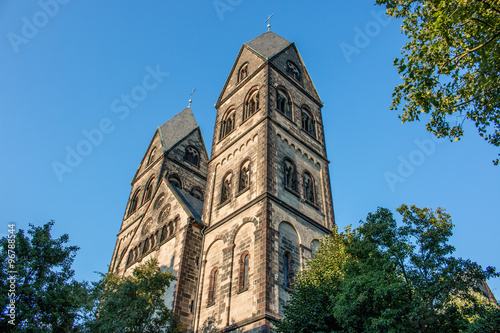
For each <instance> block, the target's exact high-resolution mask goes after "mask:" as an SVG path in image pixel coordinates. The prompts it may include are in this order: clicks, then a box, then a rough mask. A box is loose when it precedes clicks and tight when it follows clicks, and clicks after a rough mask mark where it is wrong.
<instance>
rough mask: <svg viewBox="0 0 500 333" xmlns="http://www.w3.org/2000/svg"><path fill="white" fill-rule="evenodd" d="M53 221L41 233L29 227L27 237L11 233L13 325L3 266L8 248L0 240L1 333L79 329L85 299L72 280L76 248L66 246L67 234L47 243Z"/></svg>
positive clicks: (81, 286)
mask: <svg viewBox="0 0 500 333" xmlns="http://www.w3.org/2000/svg"><path fill="white" fill-rule="evenodd" d="M53 226H54V221H50V222H48V223H46V224H45V225H43V226H42V227H35V226H33V225H30V230H28V236H26V235H25V233H24V231H23V230H18V231H17V232H16V233H15V238H14V239H15V243H14V244H15V246H14V247H13V249H11V250H13V251H14V252H15V254H16V263H15V270H14V271H15V272H17V274H15V276H16V280H15V285H16V287H15V315H16V316H15V323H16V326H12V325H11V324H9V323H8V322H7V321H8V320H9V317H8V316H5V314H6V313H7V312H6V311H7V309H6V307H7V305H8V304H9V301H10V300H9V298H8V294H9V290H10V281H12V280H10V281H8V280H7V278H9V277H10V276H11V275H12V274H11V273H10V271H12V269H10V266H9V264H8V259H9V252H8V250H9V248H8V245H9V242H8V238H7V237H4V238H2V239H1V240H0V249H1V253H0V262H1V263H2V269H1V271H0V304H1V309H2V312H3V313H2V320H0V331H2V332H72V331H76V330H77V329H78V327H79V325H78V323H77V321H78V319H79V313H80V311H81V309H82V305H83V304H82V299H85V298H86V295H87V284H86V283H80V282H77V281H75V280H74V279H73V276H74V271H73V269H71V265H72V264H73V260H74V258H75V255H76V251H77V250H78V247H77V246H66V245H65V244H66V243H68V241H69V237H68V235H67V234H64V235H62V236H61V237H59V238H57V239H53V238H52V235H51V229H52V227H53Z"/></svg>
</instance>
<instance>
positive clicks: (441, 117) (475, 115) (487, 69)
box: [376, 0, 500, 164]
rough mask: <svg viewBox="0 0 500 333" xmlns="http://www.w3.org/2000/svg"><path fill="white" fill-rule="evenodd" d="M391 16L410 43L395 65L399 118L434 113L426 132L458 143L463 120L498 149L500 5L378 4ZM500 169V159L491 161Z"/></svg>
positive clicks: (488, 1)
mask: <svg viewBox="0 0 500 333" xmlns="http://www.w3.org/2000/svg"><path fill="white" fill-rule="evenodd" d="M376 3H377V4H379V5H385V6H386V8H387V13H388V15H391V16H393V17H398V18H403V25H402V29H403V31H404V33H405V34H406V35H407V37H408V38H409V41H408V43H407V44H406V45H405V46H404V47H403V51H402V58H400V59H395V61H394V64H395V66H397V67H398V71H399V73H400V74H402V78H403V83H402V84H400V85H399V86H398V87H396V88H395V91H394V94H393V104H392V108H393V109H397V107H398V106H399V105H400V104H401V103H403V104H404V106H403V112H402V113H401V114H400V116H399V117H400V119H401V120H402V121H403V123H404V122H406V121H415V120H420V117H421V116H422V113H425V114H430V116H431V117H430V119H429V121H428V123H427V130H428V131H430V132H432V133H433V134H435V135H436V136H437V137H449V138H450V139H452V140H455V141H457V140H459V139H460V138H461V137H462V136H463V134H464V129H463V123H464V121H465V119H468V120H470V121H472V122H473V123H474V124H475V126H476V127H477V129H478V131H479V135H480V136H481V137H483V138H484V139H485V140H486V141H488V142H489V143H490V144H492V145H494V146H497V147H499V146H500V1H499V0H456V1H443V0H377V1H376ZM493 162H494V164H498V162H499V160H498V159H496V160H495V161H493Z"/></svg>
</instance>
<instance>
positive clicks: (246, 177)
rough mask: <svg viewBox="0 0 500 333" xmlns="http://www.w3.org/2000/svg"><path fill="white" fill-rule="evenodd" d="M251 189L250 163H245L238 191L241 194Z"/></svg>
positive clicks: (242, 166) (242, 165) (241, 169)
mask: <svg viewBox="0 0 500 333" xmlns="http://www.w3.org/2000/svg"><path fill="white" fill-rule="evenodd" d="M249 187H250V161H248V160H247V161H245V162H243V164H241V167H240V181H239V188H238V190H239V191H240V192H241V191H243V190H245V189H247V188H249Z"/></svg>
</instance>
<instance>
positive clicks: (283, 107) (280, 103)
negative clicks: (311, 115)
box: [276, 89, 292, 119]
mask: <svg viewBox="0 0 500 333" xmlns="http://www.w3.org/2000/svg"><path fill="white" fill-rule="evenodd" d="M276 109H278V111H279V112H281V113H282V114H284V115H285V116H286V117H288V118H290V119H292V101H291V99H290V96H289V95H288V93H287V92H286V91H285V90H284V89H278V90H277V96H276Z"/></svg>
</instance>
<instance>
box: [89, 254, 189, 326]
mask: <svg viewBox="0 0 500 333" xmlns="http://www.w3.org/2000/svg"><path fill="white" fill-rule="evenodd" d="M174 279H175V277H174V276H173V275H172V273H170V272H163V271H162V270H161V269H160V267H159V266H158V262H157V261H156V260H150V261H148V262H146V263H144V264H143V265H140V266H138V267H136V268H135V269H134V271H133V273H132V275H131V276H125V277H119V276H117V275H115V274H112V273H109V274H108V275H106V276H105V277H104V278H103V279H102V280H101V281H100V282H98V283H96V285H95V290H94V291H95V292H96V293H95V295H96V297H97V298H96V303H95V307H94V312H93V315H92V317H93V319H92V320H90V321H88V322H87V329H88V330H89V331H90V332H115V333H119V332H132V333H133V332H141V333H142V332H148V333H153V332H165V330H164V328H165V327H168V329H167V332H179V331H180V329H181V328H180V327H179V323H178V322H177V320H176V317H175V316H174V314H173V312H172V311H171V310H169V309H168V308H167V307H166V306H165V300H164V299H163V297H164V295H165V291H166V288H168V286H169V285H170V283H171V281H172V280H174ZM97 300H98V301H97Z"/></svg>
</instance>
